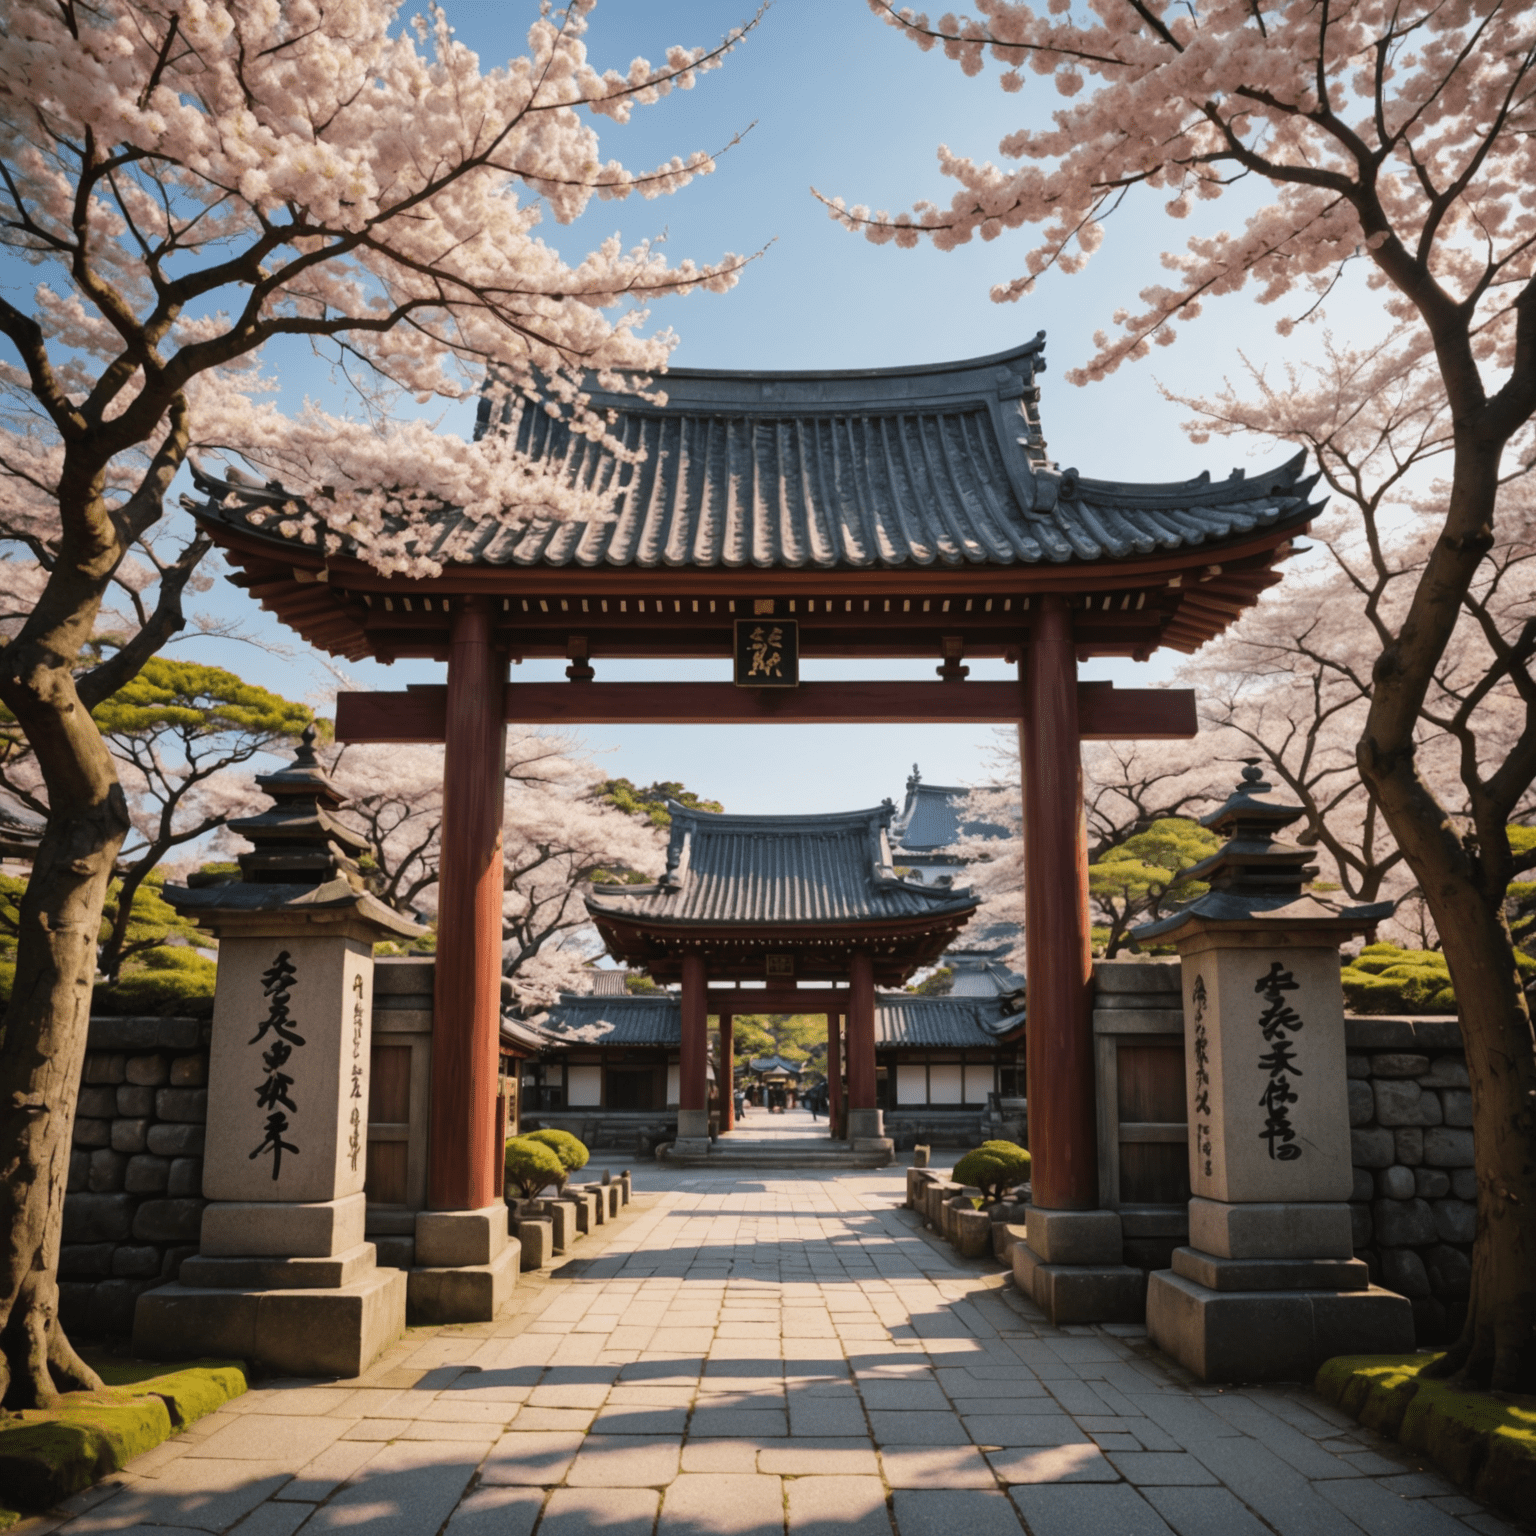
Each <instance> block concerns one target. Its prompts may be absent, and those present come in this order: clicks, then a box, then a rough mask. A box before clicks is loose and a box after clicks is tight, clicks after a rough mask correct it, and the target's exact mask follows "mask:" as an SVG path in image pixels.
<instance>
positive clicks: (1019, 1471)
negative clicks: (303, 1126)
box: [28, 1117, 1513, 1536]
mask: <svg viewBox="0 0 1536 1536" xmlns="http://www.w3.org/2000/svg"><path fill="white" fill-rule="evenodd" d="M775 1118H777V1117H775ZM902 1176H903V1170H902V1169H901V1168H899V1167H898V1168H894V1169H888V1170H882V1171H880V1172H876V1173H857V1174H841V1175H837V1176H833V1175H824V1174H817V1173H804V1174H772V1175H764V1176H761V1177H750V1176H749V1177H741V1176H735V1177H732V1176H727V1175H720V1174H713V1173H710V1174H700V1175H695V1176H689V1172H688V1171H687V1170H679V1171H676V1172H673V1173H671V1174H668V1173H666V1172H663V1171H661V1170H658V1169H655V1168H642V1169H641V1170H639V1177H638V1186H639V1189H638V1191H637V1199H636V1205H633V1206H631V1207H630V1213H631V1214H630V1216H629V1218H628V1219H627V1220H625V1221H623V1222H621V1223H620V1224H619V1225H618V1227H617V1228H616V1229H615V1228H611V1227H610V1228H608V1229H606V1230H607V1231H609V1232H612V1233H613V1234H614V1235H613V1236H612V1237H611V1238H609V1239H608V1241H607V1242H606V1244H605V1245H602V1246H599V1245H601V1244H602V1238H601V1236H599V1237H598V1238H597V1239H595V1240H589V1241H591V1242H592V1246H593V1248H594V1250H595V1251H594V1252H593V1254H592V1256H591V1257H590V1258H589V1257H584V1256H582V1254H581V1250H580V1249H578V1250H577V1257H576V1261H575V1262H574V1263H572V1264H570V1265H568V1266H567V1267H566V1269H565V1270H564V1271H563V1272H562V1273H561V1274H560V1275H557V1276H556V1277H554V1278H553V1279H548V1278H544V1279H540V1278H535V1277H527V1276H525V1277H524V1283H523V1284H522V1285H521V1286H520V1287H519V1290H518V1302H517V1310H516V1311H515V1312H514V1313H513V1314H512V1315H510V1316H509V1317H507V1318H505V1319H503V1320H501V1321H499V1322H496V1323H487V1324H481V1325H475V1326H467V1327H458V1328H440V1329H413V1330H412V1331H411V1332H410V1333H409V1334H408V1335H407V1337H406V1338H405V1339H404V1340H402V1341H401V1342H400V1344H399V1345H397V1346H396V1347H394V1348H393V1349H391V1350H390V1351H389V1352H388V1354H387V1355H386V1356H385V1357H384V1358H382V1359H381V1360H379V1361H378V1363H377V1364H376V1365H375V1366H374V1367H373V1368H372V1369H371V1370H370V1371H369V1372H368V1373H367V1375H366V1376H364V1377H362V1378H361V1379H360V1380H358V1381H356V1382H332V1383H324V1384H316V1383H312V1382H302V1381H276V1382H269V1383H267V1384H266V1385H265V1386H263V1387H261V1388H260V1389H258V1390H254V1391H252V1392H250V1393H249V1394H247V1395H246V1396H245V1397H243V1398H240V1399H238V1400H237V1401H236V1402H234V1403H231V1404H230V1405H228V1406H227V1407H226V1408H224V1409H223V1410H221V1411H220V1412H219V1413H217V1414H214V1415H212V1416H210V1417H209V1418H207V1419H205V1420H203V1421H201V1422H200V1423H198V1424H196V1425H194V1426H193V1427H192V1428H191V1429H190V1430H189V1431H188V1432H186V1433H185V1434H183V1435H180V1436H178V1437H176V1438H175V1439H173V1440H171V1441H169V1442H167V1443H166V1444H165V1445H163V1446H161V1447H159V1448H158V1449H156V1450H154V1451H152V1452H150V1453H149V1454H148V1455H146V1456H143V1457H140V1458H139V1459H138V1460H137V1461H136V1462H134V1463H133V1464H132V1465H131V1466H130V1467H129V1468H128V1470H127V1471H126V1473H125V1474H124V1475H122V1476H120V1477H118V1478H115V1479H113V1480H112V1481H111V1483H110V1484H108V1485H105V1486H103V1487H100V1488H97V1489H93V1490H91V1491H90V1492H89V1493H86V1494H82V1495H80V1496H79V1497H78V1498H77V1499H76V1500H75V1501H74V1502H73V1503H72V1505H71V1506H70V1510H69V1512H68V1514H67V1516H66V1518H64V1519H54V1520H48V1521H39V1522H32V1523H30V1525H29V1527H28V1529H29V1533H30V1536H40V1533H41V1532H43V1531H46V1530H52V1529H63V1530H65V1531H67V1532H69V1533H70V1536H85V1533H87V1532H97V1531H131V1532H135V1533H138V1536H154V1533H162V1536H171V1533H172V1532H182V1533H185V1531H186V1530H187V1529H188V1528H192V1529H194V1530H202V1531H225V1530H230V1529H233V1530H235V1531H237V1532H238V1533H240V1536H291V1533H293V1532H296V1531H299V1530H302V1531H303V1532H305V1533H306V1536H309V1533H317V1536H318V1533H320V1532H343V1531H345V1532H351V1531H354V1530H366V1531H367V1533H368V1536H431V1533H436V1532H439V1531H443V1530H446V1533H447V1536H535V1533H536V1536H588V1533H600V1536H786V1532H787V1536H893V1529H894V1532H895V1533H896V1536H1021V1532H1022V1531H1027V1532H1029V1533H1030V1536H1154V1533H1165V1532H1168V1531H1169V1530H1172V1531H1176V1532H1178V1533H1179V1536H1260V1533H1262V1532H1265V1531H1274V1532H1278V1533H1280V1536H1334V1533H1340V1536H1356V1533H1359V1532H1366V1533H1369V1536H1465V1533H1466V1532H1468V1531H1469V1530H1470V1531H1477V1532H1481V1533H1484V1536H1494V1533H1503V1532H1509V1533H1510V1536H1513V1532H1512V1528H1511V1527H1509V1526H1507V1525H1506V1524H1504V1523H1503V1522H1502V1521H1500V1520H1498V1519H1497V1518H1496V1517H1494V1516H1493V1515H1491V1514H1489V1513H1488V1512H1486V1511H1485V1510H1483V1509H1482V1508H1481V1507H1480V1506H1479V1505H1478V1504H1476V1503H1475V1502H1474V1501H1473V1500H1471V1499H1468V1498H1464V1497H1462V1496H1461V1495H1460V1494H1458V1493H1457V1492H1456V1490H1455V1489H1454V1488H1453V1487H1451V1486H1450V1484H1448V1483H1447V1482H1445V1481H1444V1479H1442V1478H1441V1477H1439V1476H1438V1475H1435V1474H1434V1473H1430V1472H1423V1471H1419V1470H1416V1467H1415V1464H1414V1462H1413V1461H1412V1460H1411V1459H1409V1458H1408V1457H1406V1456H1405V1455H1403V1454H1402V1453H1401V1452H1399V1451H1398V1450H1397V1449H1396V1448H1395V1447H1393V1446H1390V1445H1388V1444H1386V1443H1385V1442H1381V1441H1379V1440H1378V1438H1377V1437H1376V1436H1374V1435H1372V1434H1370V1433H1369V1432H1367V1431H1364V1430H1362V1429H1360V1428H1359V1427H1358V1426H1356V1425H1355V1424H1354V1423H1353V1422H1352V1421H1350V1420H1348V1419H1346V1418H1344V1417H1343V1416H1342V1415H1340V1414H1338V1413H1336V1412H1334V1411H1333V1410H1332V1409H1330V1408H1328V1407H1327V1406H1326V1405H1324V1404H1322V1403H1321V1402H1319V1401H1318V1400H1316V1399H1315V1398H1313V1397H1311V1396H1310V1394H1308V1393H1307V1392H1305V1391H1303V1390H1300V1389H1297V1390H1269V1389H1254V1390H1248V1391H1225V1392H1223V1391H1218V1390H1216V1389H1213V1388H1205V1387H1200V1386H1192V1385H1191V1384H1190V1383H1189V1382H1188V1381H1187V1380H1185V1379H1181V1378H1180V1377H1179V1376H1178V1375H1177V1374H1176V1373H1173V1372H1170V1370H1169V1369H1167V1368H1166V1367H1165V1366H1164V1365H1163V1364H1161V1363H1159V1361H1158V1359H1157V1358H1156V1357H1154V1356H1152V1355H1151V1354H1150V1353H1149V1351H1148V1349H1147V1345H1146V1342H1145V1339H1144V1337H1143V1336H1142V1333H1141V1330H1139V1329H1132V1328H1095V1329H1090V1328H1062V1329H1057V1328H1052V1327H1050V1326H1049V1325H1048V1324H1046V1323H1045V1321H1044V1320H1043V1318H1042V1317H1041V1316H1040V1314H1039V1313H1038V1312H1036V1311H1035V1310H1034V1308H1033V1307H1032V1306H1030V1305H1029V1304H1028V1303H1026V1302H1024V1301H1022V1300H1021V1299H1020V1298H1019V1297H1018V1295H1017V1293H1016V1292H1014V1291H1013V1289H1012V1286H1011V1283H1008V1284H1005V1283H1004V1281H1003V1277H1002V1276H1001V1275H999V1274H998V1273H997V1271H996V1269H995V1267H984V1266H982V1265H981V1264H977V1263H970V1262H968V1261H964V1260H960V1259H958V1258H956V1257H955V1256H954V1255H953V1254H952V1253H951V1252H950V1251H949V1250H948V1249H947V1248H941V1247H939V1246H937V1245H935V1244H933V1243H931V1242H930V1241H929V1240H928V1239H926V1238H925V1237H924V1236H922V1235H921V1234H920V1233H919V1231H918V1230H917V1229H916V1227H915V1224H914V1218H913V1217H912V1216H911V1215H910V1214H909V1213H906V1212H901V1211H898V1210H897V1209H896V1206H897V1204H898V1202H899V1201H900V1199H901V1196H902V1192H903V1185H902ZM658 1191H659V1193H657V1192H658ZM647 1202H648V1203H647ZM643 1203H644V1206H643V1208H642V1209H640V1210H639V1211H638V1212H637V1211H636V1207H637V1206H641V1205H642V1204H643Z"/></svg>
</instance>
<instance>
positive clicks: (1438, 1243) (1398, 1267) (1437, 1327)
mask: <svg viewBox="0 0 1536 1536" xmlns="http://www.w3.org/2000/svg"><path fill="white" fill-rule="evenodd" d="M1345 1045H1346V1047H1347V1049H1348V1052H1349V1055H1348V1058H1347V1070H1348V1074H1349V1124H1350V1139H1351V1142H1352V1145H1353V1153H1352V1157H1351V1161H1352V1163H1353V1164H1354V1190H1353V1192H1352V1194H1351V1197H1350V1216H1351V1220H1352V1223H1353V1229H1354V1230H1353V1236H1354V1248H1355V1257H1356V1258H1359V1259H1363V1260H1364V1261H1365V1263H1366V1265H1367V1266H1368V1268H1369V1269H1370V1274H1371V1280H1372V1281H1373V1282H1374V1283H1375V1284H1377V1285H1382V1286H1385V1287H1386V1288H1387V1289H1388V1290H1392V1291H1397V1292H1398V1293H1399V1294H1401V1295H1403V1296H1406V1297H1408V1299H1409V1300H1410V1301H1411V1302H1412V1303H1413V1320H1414V1329H1415V1332H1416V1335H1417V1342H1418V1343H1419V1344H1421V1345H1423V1344H1443V1343H1446V1342H1448V1341H1449V1340H1451V1339H1454V1338H1455V1337H1456V1336H1457V1334H1459V1333H1460V1331H1461V1324H1462V1320H1463V1318H1464V1317H1465V1315H1466V1300H1467V1293H1468V1290H1469V1289H1470V1287H1471V1283H1472V1239H1473V1236H1474V1234H1475V1231H1476V1227H1477V1177H1476V1174H1475V1173H1474V1171H1473V1166H1472V1095H1471V1092H1470V1091H1469V1089H1468V1086H1467V1083H1468V1079H1467V1059H1466V1053H1465V1051H1464V1049H1463V1047H1462V1039H1461V1025H1460V1023H1459V1022H1458V1021H1457V1020H1456V1019H1454V1018H1424V1019H1377V1018H1365V1017H1351V1018H1348V1019H1346V1021H1345Z"/></svg>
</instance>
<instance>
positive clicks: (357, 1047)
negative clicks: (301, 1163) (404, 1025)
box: [347, 974, 365, 1173]
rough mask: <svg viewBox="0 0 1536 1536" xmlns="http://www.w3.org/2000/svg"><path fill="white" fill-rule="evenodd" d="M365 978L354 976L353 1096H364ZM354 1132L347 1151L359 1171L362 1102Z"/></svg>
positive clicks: (355, 1109)
mask: <svg viewBox="0 0 1536 1536" xmlns="http://www.w3.org/2000/svg"><path fill="white" fill-rule="evenodd" d="M364 1022H365V1021H364V1017H363V978H362V976H361V974H359V975H356V976H354V977H353V978H352V1097H353V1098H354V1099H359V1100H360V1099H361V1098H362V1096H363V1024H364ZM351 1124H352V1134H351V1135H350V1136H349V1137H348V1138H347V1152H348V1154H349V1155H350V1157H351V1159H352V1172H353V1173H356V1172H357V1160H358V1158H359V1157H361V1156H362V1151H363V1111H362V1105H361V1104H354V1105H353V1106H352V1120H351Z"/></svg>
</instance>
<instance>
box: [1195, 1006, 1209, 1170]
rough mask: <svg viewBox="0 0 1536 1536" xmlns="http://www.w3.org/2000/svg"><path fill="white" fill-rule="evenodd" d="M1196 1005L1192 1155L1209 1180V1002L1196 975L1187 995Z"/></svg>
mask: <svg viewBox="0 0 1536 1536" xmlns="http://www.w3.org/2000/svg"><path fill="white" fill-rule="evenodd" d="M1190 995H1191V998H1192V1000H1193V1002H1194V1005H1195V1115H1196V1117H1197V1118H1196V1120H1195V1156H1196V1157H1197V1158H1198V1159H1199V1160H1200V1163H1201V1164H1202V1166H1203V1167H1204V1169H1205V1176H1206V1178H1210V1177H1211V1121H1210V1114H1211V1038H1210V1034H1209V1032H1208V1031H1207V1030H1206V1027H1205V1014H1206V1009H1207V1006H1208V1004H1209V999H1208V997H1207V996H1206V991H1205V977H1204V976H1196V977H1195V986H1194V991H1193V992H1192V993H1191V994H1190Z"/></svg>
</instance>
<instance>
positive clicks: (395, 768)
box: [332, 726, 664, 1008]
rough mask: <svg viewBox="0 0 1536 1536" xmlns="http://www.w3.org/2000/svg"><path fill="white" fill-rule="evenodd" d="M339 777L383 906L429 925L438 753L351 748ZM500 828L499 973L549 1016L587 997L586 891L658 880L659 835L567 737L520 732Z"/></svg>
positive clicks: (340, 751)
mask: <svg viewBox="0 0 1536 1536" xmlns="http://www.w3.org/2000/svg"><path fill="white" fill-rule="evenodd" d="M333 764H334V766H333V767H332V776H333V778H334V780H335V782H336V785H337V787H338V788H339V789H340V790H341V791H342V792H343V793H344V794H345V795H347V796H348V803H347V805H346V807H345V809H344V810H343V811H342V812H341V815H342V817H343V819H344V820H346V821H349V822H350V823H351V824H352V825H353V826H355V827H356V828H357V830H358V831H360V832H362V833H363V834H364V835H365V836H366V837H368V838H369V840H370V841H371V842H372V843H373V845H374V848H375V850H376V852H375V856H374V857H375V864H376V870H375V876H374V878H375V879H376V881H377V882H378V891H379V894H380V896H381V897H383V899H385V900H387V901H389V902H390V903H391V904H392V905H394V906H395V907H397V908H398V909H399V910H401V911H414V912H416V913H418V914H419V915H422V916H426V917H430V915H431V914H433V913H435V912H436V910H437V878H438V859H439V853H440V836H439V834H440V832H441V826H442V808H443V749H442V748H441V747H407V748H404V749H401V748H398V747H377V746H356V745H354V746H344V747H341V748H336V749H333ZM506 775H507V787H506V813H505V820H504V822H503V828H502V866H503V895H502V974H503V977H504V985H505V988H506V991H507V993H508V994H509V997H510V998H511V999H512V1000H515V1001H516V1002H517V1003H518V1004H519V1005H521V1006H524V1007H534V1008H536V1007H543V1006H546V1005H547V1004H549V1003H550V1002H552V1001H553V1000H554V998H555V995H556V994H557V993H558V992H560V991H563V990H564V991H569V990H580V989H581V981H582V973H583V971H584V970H585V968H586V965H587V962H588V961H589V960H590V959H591V957H592V955H593V953H594V952H595V948H596V945H595V942H594V939H593V936H592V932H591V923H590V921H589V919H588V917H587V910H586V906H585V903H584V902H583V900H582V893H583V890H584V888H585V886H586V884H587V882H588V881H589V880H591V879H592V878H594V876H596V877H599V878H622V877H623V876H624V875H626V874H628V873H630V872H638V873H641V874H644V875H646V876H647V877H649V876H651V875H652V874H653V873H657V872H659V871H660V868H661V863H662V856H663V851H664V839H663V835H662V833H661V831H660V830H659V829H658V828H657V827H656V826H655V824H654V823H653V822H652V820H651V818H650V816H649V815H647V814H646V813H645V810H644V809H643V808H642V809H640V810H638V811H636V812H630V811H626V810H624V809H622V808H621V807H619V806H618V805H616V804H614V803H613V801H612V800H611V799H610V798H609V797H608V795H607V793H606V791H607V789H608V781H607V780H605V779H603V777H602V775H601V773H600V772H599V770H598V768H597V767H596V765H595V764H594V763H593V762H592V761H591V759H590V758H588V757H587V756H586V754H585V753H583V752H582V751H581V749H580V744H579V743H578V742H577V741H576V740H575V739H574V738H572V737H570V736H567V735H565V734H562V733H559V732H546V731H539V730H535V729H532V728H530V727H518V726H513V727H511V728H510V729H509V730H508V741H507V766H506Z"/></svg>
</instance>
